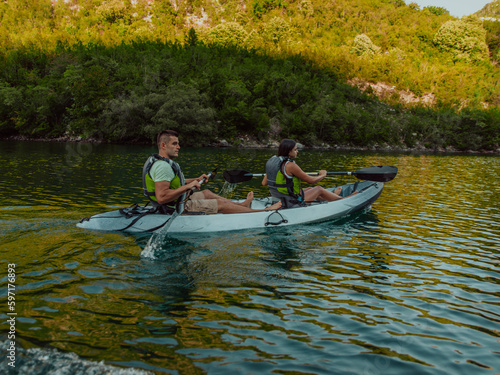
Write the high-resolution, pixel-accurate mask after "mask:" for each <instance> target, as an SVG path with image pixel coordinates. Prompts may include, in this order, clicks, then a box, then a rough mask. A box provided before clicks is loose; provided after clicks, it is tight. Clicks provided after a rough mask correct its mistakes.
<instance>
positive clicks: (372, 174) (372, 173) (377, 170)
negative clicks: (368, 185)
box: [352, 165, 398, 182]
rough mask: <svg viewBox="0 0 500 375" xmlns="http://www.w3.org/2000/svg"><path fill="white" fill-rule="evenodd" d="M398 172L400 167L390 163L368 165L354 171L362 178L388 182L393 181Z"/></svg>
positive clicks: (355, 174) (354, 173)
mask: <svg viewBox="0 0 500 375" xmlns="http://www.w3.org/2000/svg"><path fill="white" fill-rule="evenodd" d="M397 173H398V168H396V167H392V166H390V165H380V166H377V167H367V168H363V169H360V170H358V171H356V172H352V174H353V175H354V176H356V177H357V178H359V179H360V180H368V181H377V182H387V181H391V180H392V179H393V178H394V177H396V174H397Z"/></svg>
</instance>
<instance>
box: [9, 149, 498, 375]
mask: <svg viewBox="0 0 500 375" xmlns="http://www.w3.org/2000/svg"><path fill="white" fill-rule="evenodd" d="M154 151H155V149H154V148H153V147H145V146H123V145H92V144H84V143H80V144H78V143H36V142H0V172H1V178H0V236H1V243H0V253H1V263H0V280H1V290H0V292H1V294H0V306H1V307H0V318H1V323H2V324H1V327H2V330H1V332H0V339H1V341H5V340H6V339H7V335H8V333H9V332H10V331H9V329H10V326H9V323H8V318H9V316H8V315H7V312H8V311H9V310H8V297H7V291H8V271H7V269H8V264H9V263H15V264H16V267H15V274H16V279H15V312H16V313H17V320H16V325H15V336H16V345H17V347H19V348H26V349H28V348H57V349H58V350H59V351H61V352H73V353H76V354H77V355H78V356H79V357H81V358H83V359H88V360H91V361H96V362H99V361H104V363H106V364H109V365H114V366H120V367H134V368H138V369H143V370H147V371H151V372H154V373H158V374H163V373H166V374H202V373H208V374H228V375H229V374H230V375H233V374H270V373H273V374H367V375H368V374H369V375H376V374H447V375H449V374H467V375H469V374H485V375H496V374H499V373H500V268H499V264H500V187H499V185H500V157H499V156H492V155H489V156H484V155H434V154H391V153H375V152H348V151H343V152H333V151H309V150H304V151H302V152H300V153H299V157H298V161H299V163H300V164H301V166H302V167H303V169H304V170H309V171H315V170H318V169H327V170H330V171H350V170H356V169H359V168H362V167H367V166H372V165H395V166H397V167H398V168H399V174H398V176H397V177H396V179H394V180H393V181H391V182H389V183H387V184H386V186H385V188H384V191H383V193H382V195H381V197H380V198H379V199H378V200H377V201H376V202H375V203H374V204H373V206H372V208H371V209H370V210H366V211H364V212H362V213H358V214H355V215H352V216H350V217H347V218H345V219H342V220H341V221H337V222H326V223H321V224H315V225H304V226H299V227H295V228H272V229H266V230H260V231H253V232H233V233H230V234H224V235H220V234H212V235H208V236H196V235H194V236H186V237H176V238H169V239H167V241H166V242H165V246H164V251H163V253H162V254H161V256H159V258H158V259H156V260H151V259H148V258H145V257H143V256H141V252H142V250H143V249H144V247H145V245H146V243H147V241H148V239H149V235H140V236H132V235H126V234H123V233H104V232H92V231H85V230H81V229H78V228H76V227H75V224H76V222H77V221H78V220H80V219H81V218H82V217H86V216H90V215H92V214H94V213H97V212H102V211H107V210H111V209H115V208H116V207H124V206H128V205H131V204H132V203H135V202H140V203H143V202H144V199H143V197H142V191H141V180H140V174H141V169H142V165H143V163H144V161H145V159H146V157H147V156H148V155H149V154H151V153H152V152H154ZM272 153H273V151H272V150H236V149H181V156H180V157H179V159H178V161H179V163H180V164H181V165H182V166H183V168H184V171H185V174H186V176H188V177H196V176H198V175H200V174H201V173H206V172H208V171H210V170H212V169H213V168H214V167H215V166H218V167H219V171H223V170H226V169H236V168H241V169H247V170H250V171H252V172H254V173H262V172H263V168H264V163H265V161H266V160H267V158H268V157H270V156H271V155H272ZM348 181H352V178H350V177H336V178H334V179H328V180H326V179H325V180H324V181H323V182H322V184H323V185H325V186H326V185H328V184H336V185H339V184H342V183H345V182H348ZM222 187H223V178H222V176H220V175H219V176H218V177H217V179H216V180H215V181H214V182H210V184H209V185H208V188H210V189H211V190H213V191H216V192H218V191H220V189H221V188H222ZM250 190H253V191H254V192H255V194H256V196H259V195H263V194H265V193H266V192H265V189H264V188H263V187H262V186H261V185H260V179H255V180H254V181H250V182H247V183H243V184H240V185H239V186H238V187H237V189H236V190H235V191H234V192H233V193H232V198H242V197H244V196H246V194H247V193H248V192H249V191H250ZM0 354H1V356H2V358H3V359H4V361H3V362H2V363H3V364H2V366H3V368H0V372H3V371H5V370H6V369H7V370H12V369H11V368H9V367H8V365H7V364H6V361H5V353H0Z"/></svg>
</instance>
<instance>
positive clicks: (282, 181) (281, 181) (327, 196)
mask: <svg viewBox="0 0 500 375" xmlns="http://www.w3.org/2000/svg"><path fill="white" fill-rule="evenodd" d="M298 153H299V151H298V148H297V143H296V142H295V141H293V140H291V139H284V140H283V141H282V142H281V144H280V146H279V148H278V156H273V157H272V158H271V159H269V160H268V161H267V163H266V175H265V176H264V179H263V180H262V185H269V191H270V192H271V195H272V196H273V197H275V198H279V199H280V200H282V201H283V203H284V206H285V207H287V208H290V207H298V206H302V205H304V204H305V202H310V201H316V200H323V201H336V200H339V199H343V198H342V197H341V196H340V195H339V194H340V193H341V191H342V188H341V187H339V188H337V189H335V191H334V192H331V191H328V190H326V189H324V188H322V187H321V186H314V187H308V188H305V189H301V187H300V182H301V181H304V182H306V183H308V184H312V185H314V184H317V183H318V182H320V181H321V180H322V179H323V178H325V176H326V170H324V169H322V170H320V171H319V173H318V176H314V177H313V176H310V175H308V174H306V173H305V172H304V171H303V170H302V169H301V168H300V167H299V166H298V165H297V163H295V160H294V159H295V158H297V155H298ZM354 194H357V191H355V192H354V193H352V194H351V195H354ZM351 195H349V196H351Z"/></svg>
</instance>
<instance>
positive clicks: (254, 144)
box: [0, 135, 500, 155]
mask: <svg viewBox="0 0 500 375" xmlns="http://www.w3.org/2000/svg"><path fill="white" fill-rule="evenodd" d="M0 141H21V142H75V143H79V142H82V143H92V144H100V143H106V144H134V145H151V144H152V143H151V142H147V141H144V140H136V141H128V142H110V141H105V140H103V139H99V138H92V137H90V138H84V137H77V136H60V137H54V138H48V137H42V138H34V137H27V136H24V135H14V136H7V137H0ZM278 146H279V141H277V140H269V139H266V140H259V139H257V138H256V137H251V136H248V135H244V136H241V137H238V138H237V139H235V140H233V141H231V142H230V141H227V140H225V139H220V140H217V141H216V142H211V143H208V144H206V145H202V147H211V148H248V149H252V148H255V149H265V148H271V149H274V148H278ZM299 148H301V149H317V150H334V151H381V152H410V153H412V152H415V153H443V154H444V153H449V154H475V155H477V154H495V155H496V154H498V155H500V148H498V149H496V150H478V151H476V150H465V151H462V150H457V149H455V148H454V147H451V146H450V147H437V148H429V147H425V146H423V145H421V144H417V145H415V146H414V147H407V146H404V147H401V146H392V145H387V144H383V145H373V146H367V147H357V146H350V145H338V144H335V145H330V144H327V143H319V144H317V145H313V146H305V145H303V144H301V143H299Z"/></svg>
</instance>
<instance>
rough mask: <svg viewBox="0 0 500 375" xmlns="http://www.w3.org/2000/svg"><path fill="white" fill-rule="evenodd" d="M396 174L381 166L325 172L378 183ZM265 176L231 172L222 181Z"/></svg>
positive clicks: (238, 180) (395, 170)
mask: <svg viewBox="0 0 500 375" xmlns="http://www.w3.org/2000/svg"><path fill="white" fill-rule="evenodd" d="M397 173H398V169H397V168H396V167H392V166H388V165H382V166H378V167H367V168H362V169H359V170H357V171H354V172H327V173H326V175H327V176H333V175H337V176H339V175H343V176H355V177H356V178H359V179H360V180H368V181H378V182H387V181H391V180H392V179H393V178H394V177H396V174H397ZM306 174H308V175H313V176H314V175H319V173H318V172H307V173H306ZM263 176H265V174H263V173H260V174H254V173H251V172H248V171H244V170H237V169H236V170H232V171H225V172H224V179H225V180H226V181H228V182H231V183H239V182H245V181H249V180H251V179H252V178H253V177H263Z"/></svg>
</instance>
